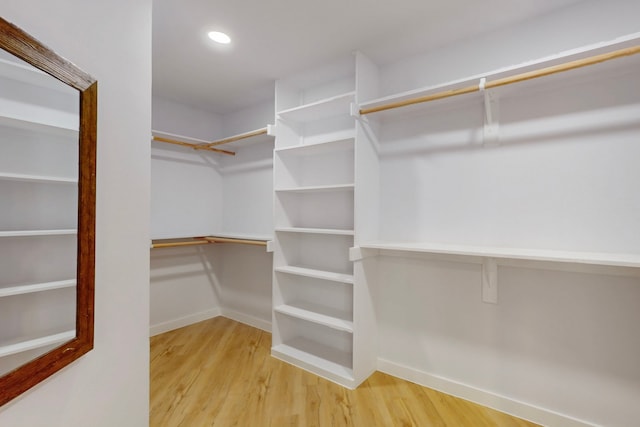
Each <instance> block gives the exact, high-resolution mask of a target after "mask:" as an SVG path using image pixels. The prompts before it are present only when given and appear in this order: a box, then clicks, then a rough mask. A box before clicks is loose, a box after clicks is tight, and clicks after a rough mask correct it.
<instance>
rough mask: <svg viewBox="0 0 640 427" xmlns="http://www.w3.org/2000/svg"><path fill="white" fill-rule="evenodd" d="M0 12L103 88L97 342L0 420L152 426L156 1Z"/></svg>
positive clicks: (8, 5) (9, 5)
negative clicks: (152, 126) (151, 218)
mask: <svg viewBox="0 0 640 427" xmlns="http://www.w3.org/2000/svg"><path fill="white" fill-rule="evenodd" d="M2 13H3V17H4V18H5V19H7V20H9V21H11V22H14V23H15V24H17V25H19V26H20V27H22V28H23V29H25V30H26V31H27V32H28V33H30V34H31V35H33V36H35V37H36V38H37V39H39V40H41V41H42V42H44V43H45V44H46V45H48V46H50V47H51V48H52V49H54V50H55V51H57V52H58V53H60V54H61V55H62V56H64V57H67V58H68V59H70V60H71V61H72V62H74V63H75V64H77V65H78V66H79V67H80V68H82V69H83V70H85V71H87V72H89V73H90V74H92V75H93V76H94V77H96V78H97V80H98V86H99V88H98V92H99V94H98V165H97V166H98V177H97V224H96V294H95V303H96V305H95V348H94V350H93V351H91V352H90V353H88V354H87V355H85V356H84V357H82V358H81V359H79V360H78V361H76V362H74V363H73V364H72V365H70V366H68V367H67V368H65V369H63V370H62V371H61V372H59V373H57V374H55V375H54V376H53V377H51V378H50V379H48V380H47V381H45V382H44V383H42V384H40V385H38V386H36V387H35V388H33V389H32V390H30V391H28V392H27V393H25V394H23V395H22V396H21V397H19V398H17V399H16V400H14V401H12V402H10V403H8V404H7V405H5V406H3V407H2V408H0V425H2V426H29V427H37V426H80V425H82V426H104V427H112V426H127V427H128V426H140V427H141V426H146V425H148V390H149V340H148V322H149V291H148V281H149V267H148V264H147V260H148V256H149V255H148V254H149V252H148V251H149V248H148V241H149V144H148V138H149V127H150V124H151V102H150V100H151V1H144V0H143V1H137V2H129V1H123V0H115V1H111V2H93V3H92V4H91V7H87V4H86V2H82V1H76V0H61V1H57V2H49V1H41V0H35V1H32V2H29V3H23V2H5V3H4V4H3V11H2ZM114 28H117V31H114Z"/></svg>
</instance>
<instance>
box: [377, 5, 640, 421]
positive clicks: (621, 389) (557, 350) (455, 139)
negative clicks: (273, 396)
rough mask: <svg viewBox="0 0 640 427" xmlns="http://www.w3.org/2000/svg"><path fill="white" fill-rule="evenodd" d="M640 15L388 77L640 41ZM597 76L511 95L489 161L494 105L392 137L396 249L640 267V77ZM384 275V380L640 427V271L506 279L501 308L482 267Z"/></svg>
mask: <svg viewBox="0 0 640 427" xmlns="http://www.w3.org/2000/svg"><path fill="white" fill-rule="evenodd" d="M639 14H640V3H638V2H632V1H614V2H607V4H606V5H605V4H604V3H602V2H594V1H591V2H585V3H583V4H578V5H576V6H575V7H574V8H573V9H571V10H569V9H568V10H566V11H564V12H561V13H559V14H557V15H553V16H548V17H543V18H540V19H538V20H535V21H530V22H528V23H524V24H522V25H519V26H518V27H514V28H509V29H505V30H501V31H497V32H494V33H491V34H488V35H486V36H484V37H478V38H476V39H474V40H469V41H466V42H463V43H459V44H456V45H453V46H447V47H444V48H442V49H439V50H437V51H433V52H431V53H429V54H426V55H424V56H419V57H414V58H410V59H407V60H405V61H400V62H398V63H395V64H390V65H387V66H385V67H383V68H382V70H381V74H380V76H381V81H382V83H381V93H382V94H386V93H389V92H394V91H396V90H398V91H402V90H407V89H412V88H415V87H419V86H422V85H427V84H437V83H443V82H447V81H451V80H453V79H456V78H461V77H465V76H469V75H473V74H477V73H480V72H483V71H488V70H491V69H494V68H499V67H506V66H509V65H514V64H517V63H519V62H524V61H529V60H533V59H536V58H537V57H539V56H543V55H548V54H551V53H556V52H559V51H561V50H565V49H570V48H577V47H580V46H582V45H586V44H589V43H595V42H600V41H605V40H608V39H612V38H615V37H619V36H623V35H626V34H629V33H633V32H638V31H640V25H639V24H638V21H637V19H635V17H636V16H638V15H639ZM635 64H636V65H635V67H637V61H636V62H635ZM585 75H586V74H581V76H582V77H581V78H580V79H578V81H577V82H576V84H575V86H572V84H573V83H574V82H571V83H572V84H569V83H567V82H568V81H565V83H563V84H557V85H555V86H552V87H546V88H545V87H544V85H542V86H539V87H536V88H533V89H531V90H529V91H528V92H525V93H523V94H520V95H517V96H515V97H512V98H509V99H503V101H502V102H501V114H500V115H501V123H500V126H501V134H502V138H503V145H501V146H499V147H498V148H482V147H481V144H480V135H481V127H482V121H483V116H482V114H483V112H482V111H483V110H482V106H481V105H480V104H479V103H476V104H475V105H470V104H465V105H464V106H460V104H459V105H458V107H456V108H454V107H451V106H450V107H447V108H445V109H444V110H442V111H441V112H438V110H437V108H436V107H433V109H430V110H429V114H430V115H427V114H425V115H423V116H416V115H414V116H413V117H409V116H407V118H404V119H399V120H397V121H396V122H391V121H388V122H387V123H386V124H385V123H383V124H382V130H381V132H380V140H381V144H382V151H381V172H380V174H381V186H380V192H381V196H380V197H381V200H380V211H381V219H380V227H379V234H380V237H382V238H386V239H394V238H395V239H397V240H417V241H420V240H430V241H436V242H448V243H462V244H469V245H473V244H475V245H482V244H486V245H496V246H516V247H536V248H547V249H567V250H584V251H603V252H628V253H638V252H639V251H640V247H639V246H638V241H639V240H638V239H639V235H638V227H637V218H638V216H639V215H640V199H639V198H638V197H637V195H636V194H637V192H636V191H635V190H634V189H633V188H632V185H633V184H632V183H633V182H637V181H638V180H639V179H640V175H639V173H638V171H637V168H636V167H635V166H634V165H635V161H634V159H637V157H638V151H637V141H638V136H639V135H640V128H639V125H638V121H637V117H640V91H639V89H638V88H639V87H640V86H639V85H638V73H637V68H630V69H627V70H626V72H621V73H617V74H615V75H614V76H613V78H612V79H611V81H608V82H607V83H604V81H603V80H596V81H595V82H594V81H589V80H588V78H585V77H584V76H585ZM434 104H435V103H434ZM489 159H491V160H489ZM376 268H377V269H376V270H375V275H376V276H377V278H378V281H379V284H380V288H379V289H378V291H379V295H378V300H377V301H378V305H377V312H376V314H377V319H378V323H379V359H380V367H381V369H383V370H385V371H387V372H391V373H395V374H397V375H401V376H404V377H407V378H411V379H414V380H417V381H419V382H422V383H425V384H429V385H432V386H434V387H439V388H442V389H444V390H445V391H449V392H453V393H456V394H459V395H462V396H464V397H467V398H471V399H474V400H477V401H481V402H483V403H485V404H488V405H491V406H496V407H498V408H500V409H503V410H508V411H511V412H515V413H516V414H517V415H521V416H527V417H529V418H533V419H535V420H537V421H541V422H545V423H548V424H549V425H571V424H570V422H569V421H568V420H567V419H565V420H563V421H559V420H560V419H561V418H558V417H555V415H554V414H560V415H561V416H564V417H568V418H573V419H577V420H582V421H584V422H585V423H588V424H595V425H608V426H629V425H635V424H637V420H638V419H639V418H640V411H639V409H638V405H637V404H636V403H635V402H638V401H639V400H640V364H638V363H637V361H638V360H640V335H639V334H638V333H637V325H638V324H639V322H640V312H639V311H638V310H637V307H636V306H637V303H638V301H640V276H639V275H638V273H637V272H636V271H633V270H626V269H605V270H598V271H595V270H581V269H576V268H573V267H572V268H568V269H566V270H565V271H563V270H562V269H559V268H558V266H557V265H553V264H537V265H535V266H532V265H530V264H522V263H520V264H518V265H511V266H506V265H503V266H500V267H499V273H498V278H499V297H498V304H497V305H493V304H485V303H483V302H482V301H481V289H480V283H481V271H480V267H479V266H478V265H474V264H466V263H463V262H457V261H442V260H441V259H440V260H433V259H430V258H428V257H426V256H424V257H421V256H407V255H405V256H401V257H400V256H384V257H380V258H379V262H378V264H377V266H376ZM520 403H524V406H522V405H520ZM536 408H540V409H542V411H537V409H536Z"/></svg>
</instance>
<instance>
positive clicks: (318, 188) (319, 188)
mask: <svg viewBox="0 0 640 427" xmlns="http://www.w3.org/2000/svg"><path fill="white" fill-rule="evenodd" d="M353 190H354V185H353V184H338V185H313V186H308V187H293V188H279V189H276V190H275V192H276V193H326V192H333V191H353Z"/></svg>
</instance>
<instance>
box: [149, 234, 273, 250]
mask: <svg viewBox="0 0 640 427" xmlns="http://www.w3.org/2000/svg"><path fill="white" fill-rule="evenodd" d="M193 239H194V240H189V241H186V242H156V241H154V240H152V241H151V248H152V249H158V248H173V247H178V246H196V245H208V244H211V243H239V244H243V245H256V246H267V242H266V241H264V240H252V239H235V238H231V237H215V236H207V237H193Z"/></svg>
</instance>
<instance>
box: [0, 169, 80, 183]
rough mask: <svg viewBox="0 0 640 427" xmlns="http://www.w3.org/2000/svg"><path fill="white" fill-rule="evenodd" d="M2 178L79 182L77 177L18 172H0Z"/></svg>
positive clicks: (42, 181)
mask: <svg viewBox="0 0 640 427" xmlns="http://www.w3.org/2000/svg"><path fill="white" fill-rule="evenodd" d="M0 180H7V181H24V182H39V183H60V184H77V183H78V179H77V178H62V177H55V176H43V175H25V174H18V173H6V172H2V173H0Z"/></svg>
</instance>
